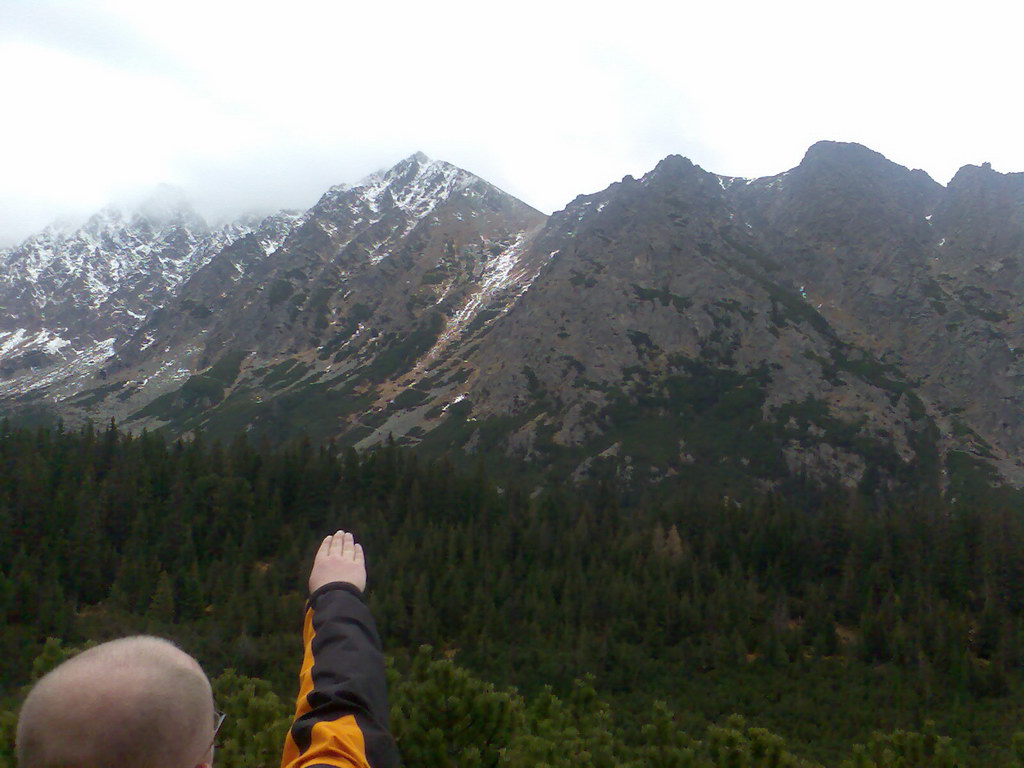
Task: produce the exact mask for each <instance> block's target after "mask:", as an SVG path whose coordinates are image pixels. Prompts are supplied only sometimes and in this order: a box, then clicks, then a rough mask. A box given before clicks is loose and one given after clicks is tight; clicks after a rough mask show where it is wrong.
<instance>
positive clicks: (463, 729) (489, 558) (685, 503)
mask: <svg viewBox="0 0 1024 768" xmlns="http://www.w3.org/2000/svg"><path fill="white" fill-rule="evenodd" d="M1021 512H1022V509H1021V505H1020V497H1019V496H1017V495H1015V494H1012V493H1009V492H1000V491H998V490H996V489H992V488H990V487H988V486H987V485H986V484H985V483H983V482H975V483H970V482H964V483H962V484H960V485H959V486H957V487H955V488H951V489H946V492H945V493H941V494H940V493H939V492H938V489H925V490H922V491H921V492H920V493H918V494H916V495H915V496H909V495H906V494H904V495H902V496H897V495H893V496H891V497H886V498H880V497H878V496H870V497H869V496H864V495H861V494H858V493H856V492H850V491H846V490H842V491H840V490H821V489H815V488H812V487H810V486H807V487H802V486H801V487H797V488H794V489H790V490H787V492H786V493H785V494H784V495H782V494H777V495H773V494H764V495H762V496H751V497H745V498H734V497H730V496H727V495H724V494H723V493H711V492H709V491H708V490H707V489H702V490H701V491H700V492H697V491H694V492H692V493H689V494H687V493H686V491H685V489H684V490H683V491H680V492H673V493H672V494H671V495H669V494H665V495H662V496H657V495H652V496H650V497H648V498H637V497H635V496H628V495H626V494H624V493H622V492H621V491H620V489H618V488H617V487H616V484H615V483H614V482H613V480H612V479H610V478H609V479H608V480H607V481H605V482H602V483H597V484H595V485H593V486H588V487H563V488H547V489H538V488H535V487H529V486H520V485H519V484H517V483H516V481H515V479H514V478H512V479H510V478H507V477H503V478H500V479H499V478H495V477H491V476H489V475H488V473H487V471H486V470H485V469H484V468H483V465H480V466H478V467H475V468H474V467H464V466H457V465H455V464H454V463H453V462H452V461H450V460H448V459H446V458H440V459H432V460H429V461H428V460H426V459H423V458H422V457H418V456H417V455H415V454H413V453H409V452H407V451H405V450H403V449H400V448H397V447H395V446H387V447H384V448H381V449H379V450H376V451H373V452H370V453H365V454H357V453H355V452H354V451H351V450H347V451H345V452H342V453H341V454H340V455H337V451H336V450H335V449H334V448H333V446H324V447H315V446H313V445H311V444H309V443H308V442H305V443H296V444H294V445H291V446H288V447H277V448H271V447H269V446H257V445H252V444H250V443H248V442H246V440H245V439H243V438H239V439H238V440H236V441H234V442H232V443H230V444H222V443H216V442H210V441H207V440H205V439H204V438H203V437H202V436H199V437H197V438H195V439H194V440H192V441H190V442H174V443H169V442H167V441H166V440H165V439H164V438H163V437H160V436H158V435H152V434H143V435H141V436H130V435H127V434H124V433H121V432H119V431H118V430H117V428H116V427H115V426H114V425H113V424H111V425H110V426H108V427H106V428H102V429H95V428H93V427H85V428H83V429H81V430H77V431H70V430H64V429H57V430H47V429H37V430H32V429H22V428H15V427H12V426H11V425H9V424H7V423H6V422H5V423H3V424H2V425H0V736H2V739H3V740H2V741H0V766H5V765H13V758H12V752H11V737H12V734H13V726H14V722H15V713H16V711H17V706H18V702H19V697H20V696H21V695H22V693H23V691H24V686H26V685H27V684H28V683H30V681H31V680H32V679H34V678H37V677H38V676H39V675H40V674H42V673H44V672H45V671H46V670H47V669H49V668H51V667H52V666H53V665H54V664H56V663H57V662H59V661H60V660H61V659H62V658H64V657H66V656H67V655H68V654H69V653H73V652H74V651H75V649H78V648H81V647H84V646H85V645H87V644H88V643H90V642H97V641H102V640H105V639H109V638H111V637H115V636H119V635H123V634H127V633H134V632H150V633H155V634H160V635H164V636H167V637H170V638H172V639H174V640H175V641H176V642H178V643H179V644H180V645H181V646H182V647H183V648H185V649H186V650H187V651H189V652H190V653H192V654H194V655H195V656H196V657H197V658H198V659H199V660H200V661H201V662H202V664H203V666H204V667H205V669H206V670H207V671H208V673H209V674H210V676H211V678H212V679H213V680H214V689H215V694H216V697H217V700H218V705H219V706H220V707H221V708H222V709H224V710H225V711H226V712H227V713H228V715H229V720H228V722H227V724H226V725H225V729H224V731H223V732H222V737H223V743H222V748H221V749H220V750H219V751H218V753H217V762H218V765H220V766H225V767H233V766H236V765H237V766H242V765H246V766H257V765H266V766H272V765H275V764H276V763H277V761H278V759H279V748H280V743H281V739H282V736H283V732H284V729H285V728H286V727H287V724H288V717H289V714H290V711H291V708H292V705H293V702H292V697H293V695H294V691H295V688H296V673H297V669H298V664H299V660H300V655H301V639H300V630H301V614H302V610H303V600H304V582H305V578H306V576H307V575H308V567H309V563H310V561H311V557H312V553H313V551H314V548H315V546H316V544H317V543H318V542H319V540H320V539H321V538H322V537H323V535H324V533H326V532H329V531H331V530H334V529H336V528H338V527H344V528H346V529H348V530H353V531H355V532H356V534H357V536H358V537H359V539H360V541H361V542H363V544H364V546H365V550H366V552H367V560H368V565H369V575H370V585H369V590H368V602H369V603H370V605H371V607H372V609H373V611H374V613H375V615H376V617H377V621H378V624H379V626H380V629H381V631H382V634H383V636H384V642H385V646H386V649H387V651H388V654H389V660H390V661H389V663H390V669H389V674H390V676H391V686H390V688H391V699H392V719H393V723H392V725H393V728H394V731H395V734H396V737H397V738H398V740H399V745H400V747H401V749H402V753H403V757H404V760H405V764H406V765H408V766H410V768H420V767H422V768H427V767H434V766H438V767H445V766H459V767H460V768H462V767H463V766H466V767H469V766H504V765H508V766H524V767H525V766H544V765H547V766H552V767H554V766H569V765H573V766H580V767H586V766H595V767H598V766H637V767H639V766H654V767H655V768H670V767H675V766H737V767H741V766H776V765H777V766H783V765H790V766H797V765H801V766H803V765H825V766H835V767H836V768H838V767H839V766H858V767H860V766H898V765H899V766H903V765H906V766H953V765H970V766H982V765H984V766H1011V765H1019V764H1021V755H1024V736H1022V737H1020V738H1015V733H1016V732H1017V731H1018V730H1021V731H1024V726H1022V725H1021V724H1020V723H1019V722H1018V721H1019V720H1020V717H1021V713H1022V712H1024V694H1022V693H1021V690H1020V680H1021V668H1022V665H1024V518H1022V515H1021Z"/></svg>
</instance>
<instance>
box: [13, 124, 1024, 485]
mask: <svg viewBox="0 0 1024 768" xmlns="http://www.w3.org/2000/svg"><path fill="white" fill-rule="evenodd" d="M1022 206H1024V174H1000V173H997V172H995V171H993V170H992V169H991V168H989V167H986V166H981V167H979V166H966V167H964V168H963V169H961V170H960V172H959V173H958V174H957V175H956V176H955V177H954V178H953V180H952V181H951V182H950V183H949V185H947V186H945V187H943V186H942V185H940V184H937V183H936V182H934V181H933V180H932V179H930V178H929V177H928V176H927V174H925V173H923V172H922V171H912V170H908V169H906V168H904V167H902V166H899V165H897V164H895V163H892V162H890V161H888V160H887V159H886V158H884V157H883V156H881V155H879V154H878V153H876V152H873V151H871V150H869V149H867V148H865V147H862V146H860V145H856V144H843V143H837V142H819V143H818V144H815V145H814V146H812V147H811V148H810V149H809V150H808V152H807V154H806V156H805V157H804V159H803V160H802V162H801V163H800V164H799V165H798V166H797V167H795V168H793V169H791V170H789V171H786V172H785V173H781V174H779V175H776V176H772V177H766V178H759V179H740V178H734V177H725V176H719V175H716V174H714V173H710V172H707V171H705V170H703V169H701V168H700V167H698V166H696V165H694V164H693V163H691V162H690V161H688V160H686V159H684V158H682V157H678V156H670V157H668V158H665V159H664V160H663V161H662V162H661V163H659V164H658V166H657V167H656V168H654V169H653V170H652V171H650V172H649V173H647V174H646V175H644V176H643V177H642V178H640V179H634V178H632V177H626V178H624V179H623V180H622V181H620V182H617V183H614V184H612V185H611V186H609V187H608V188H607V189H605V190H603V191H602V192H599V193H597V194H594V195H588V196H580V197H578V198H576V199H575V200H574V201H573V202H572V203H570V204H569V205H568V206H567V207H566V208H565V209H563V210H561V211H558V212H556V213H554V214H553V215H551V216H545V215H543V214H541V213H540V212H538V211H536V210H534V209H533V208H531V207H530V206H529V205H527V204H526V203H523V202H521V201H519V200H516V199H515V198H513V197H511V196H510V195H508V194H506V193H504V192H502V191H501V190H499V189H497V188H496V187H494V186H492V185H491V184H489V183H487V182H486V181H484V180H483V179H480V178H478V177H476V176H474V175H473V174H471V173H469V172H467V171H464V170H462V169H459V168H456V167H454V166H452V165H450V164H448V163H445V162H443V161H437V160H431V159H429V158H427V157H425V156H424V155H422V154H416V155H413V156H411V157H409V158H407V159H405V160H403V161H402V162H400V163H398V164H396V165H395V166H394V167H393V168H391V169H388V170H386V171H382V172H380V173H377V174H373V175H371V176H370V177H368V178H366V179H364V180H362V181H361V182H359V183H357V184H355V185H351V186H349V185H338V186H335V187H332V188H330V189H329V190H327V191H326V192H325V193H324V195H323V196H322V197H321V199H320V200H319V201H318V202H317V203H316V204H315V205H314V206H313V207H312V208H310V209H309V210H307V211H304V212H282V213H280V214H276V215H273V216H269V217H265V218H262V219H260V218H258V217H246V218H244V219H241V220H239V221H235V222H231V223H229V224H226V225H219V226H211V225H210V224H209V223H207V222H205V221H204V220H203V219H202V218H201V217H200V216H198V215H197V214H196V213H195V212H194V211H193V210H192V209H191V208H190V206H189V204H188V202H187V201H186V200H182V199H180V198H175V197H174V196H173V195H164V196H163V197H162V198H161V199H158V200H154V201H151V202H150V203H148V204H144V205H142V206H140V207H139V208H138V209H137V210H128V211H125V210H119V209H105V210H104V211H102V212H100V213H98V214H97V215H96V216H94V217H92V218H91V219H90V220H89V221H88V222H86V223H85V224H84V225H83V226H81V227H78V228H69V229H61V228H54V227H51V228H48V229H46V230H44V231H42V232H40V233H39V234H37V235H34V236H33V237H30V238H29V239H28V240H26V241H25V242H24V243H22V244H21V245H19V246H17V247H15V248H12V249H8V250H6V251H0V307H3V311H2V313H0V381H2V385H0V387H2V388H0V408H2V409H3V411H4V412H6V413H8V414H10V415H12V416H15V417H16V418H21V419H37V420H39V419H43V420H46V419H54V418H58V417H59V418H63V419H64V420H65V421H66V422H69V423H75V422H78V421H81V420H84V419H87V418H88V419H93V420H97V421H98V420H106V419H109V418H111V417H113V418H116V419H117V421H118V422H119V423H120V424H122V425H123V426H124V427H125V428H127V429H132V430H140V429H142V428H148V429H151V430H152V429H161V430H164V431H166V432H167V433H169V434H171V435H181V434H187V433H190V432H192V431H194V430H197V429H202V430H204V432H205V433H207V434H209V435H211V436H215V437H226V438H227V437H231V436H233V435H235V434H238V433H240V432H246V433H248V434H249V435H250V436H252V437H257V438H266V439H269V440H274V441H278V440H285V439H289V438H292V437H298V436H300V435H308V436H309V437H311V438H312V439H314V440H317V441H320V440H328V439H333V440H335V441H336V444H337V445H338V446H345V445H354V446H357V447H366V446H370V445H374V444H377V443H380V442H382V441H385V440H387V439H388V438H389V437H391V438H393V439H395V440H396V441H398V442H401V443H406V444H410V445H416V446H419V447H420V449H421V450H424V451H428V452H442V451H448V452H454V453H456V454H459V455H463V456H469V457H479V458H484V459H485V460H487V461H489V462H496V463H506V462H507V463H511V464H521V465H522V466H523V467H524V468H527V469H529V468H533V470H531V471H536V472H538V473H539V474H541V475H543V476H546V477H548V478H549V479H553V480H554V479H561V480H567V479H568V480H577V481H580V480H584V479H586V478H590V477H598V476H602V475H604V474H607V473H612V474H614V475H615V476H617V477H618V478H619V479H620V480H622V481H624V482H627V483H644V484H646V483H659V482H662V481H675V480H680V481H685V480H689V479H699V480H700V481H701V482H712V481H720V482H721V483H725V484H726V485H728V484H741V485H742V484H746V485H748V486H751V487H757V488H771V487H777V486H778V485H779V484H780V483H784V482H786V480H787V479H789V478H794V477H809V478H812V479H813V480H815V481H817V482H821V483H838V484H841V485H845V486H849V487H861V488H865V489H873V488H888V487H893V486H906V487H914V486H917V485H922V484H935V485H937V486H938V487H941V488H944V487H947V485H948V483H949V481H950V478H951V477H952V476H954V475H956V474H958V473H960V474H962V473H964V472H972V473H974V474H976V475H978V476H980V477H982V478H984V479H986V480H987V481H997V480H998V481H1002V482H1009V483H1012V484H1014V485H1021V484H1024V465H1022V463H1021V459H1020V456H1021V455H1022V449H1024V419H1022V415H1024V414H1022V407H1024V406H1022V399H1021V387H1020V384H1021V377H1022V375H1024V367H1022V365H1024V364H1022V361H1021V358H1022V354H1024V353H1022V352H1021V351H1019V350H1020V349H1021V347H1022V346H1024V340H1022V338H1021V337H1022V335H1024V317H1022V309H1021V301H1020V297H1021V292H1022V290H1024V285H1022V280H1024V277H1022V270H1021V262H1022V260H1024V207H1022Z"/></svg>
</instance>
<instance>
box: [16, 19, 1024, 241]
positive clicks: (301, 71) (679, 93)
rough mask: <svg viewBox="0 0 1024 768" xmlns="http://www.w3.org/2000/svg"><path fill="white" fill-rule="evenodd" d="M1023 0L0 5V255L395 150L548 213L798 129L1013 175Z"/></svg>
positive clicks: (349, 175)
mask: <svg viewBox="0 0 1024 768" xmlns="http://www.w3.org/2000/svg"><path fill="white" fill-rule="evenodd" d="M1022 8H1024V4H1021V3H1014V2H1008V1H1007V0H999V1H998V2H989V1H988V0H972V1H971V2H969V3H964V2H957V3H944V2H941V1H936V0H932V1H931V2H916V0H915V1H912V2H907V1H901V0H885V2H875V1H874V0H861V1H860V2H857V3H824V2H821V0H814V1H813V2H791V1H788V0H774V1H773V2H764V0H758V1H757V2H746V1H745V0H739V1H737V0H734V1H733V2H719V3H709V2H701V3H696V2H693V3H688V2H678V1H677V2H671V1H670V0H659V1H658V2H648V1H647V0H629V1H628V2H627V1H625V0H618V1H617V2H614V3H606V2H602V0H588V2H563V1H560V0H545V2H533V1H532V0H517V2H514V3H505V2H480V0H475V1H473V2H448V1H446V0H433V1H432V2H423V1H422V0H419V1H418V2H405V1H404V0H391V1H390V2H386V3H385V2H382V3H365V2H359V3H356V2H351V0H290V2H287V3H285V2H281V1H280V0H275V2H261V1H260V0H245V1H244V2H242V1H240V0H239V1H237V2H236V0H175V1H174V2H164V1H163V0H143V1H141V2H140V0H64V1H63V2H61V1H60V0H0V73H2V75H0V245H3V244H10V243H12V242H13V241H16V240H20V239H21V238H23V237H24V236H26V235H28V234H29V233H31V232H33V231H36V230H37V229H39V228H40V227H41V226H43V225H45V224H46V223H48V222H49V221H51V220H53V219H54V218H56V217H58V216H62V215H63V216H81V215H84V214H86V213H88V212H91V211H93V210H96V209H98V208H100V207H102V206H103V205H104V204H106V203H108V202H110V201H113V200H120V199H126V198H130V197H132V196H134V195H137V194H138V193H139V190H141V189H144V188H147V187H149V186H152V185H155V184H157V183H160V182H167V183H172V184H176V185H179V186H181V187H183V188H185V189H186V190H187V191H188V192H189V194H190V195H191V196H192V198H193V199H194V200H195V202H196V205H197V207H198V208H199V209H200V211H201V212H203V213H204V214H207V215H208V216H211V217H218V216H224V215H234V214H236V213H238V212H241V211H243V210H245V209H253V208H255V209H266V210H270V209H277V208H280V207H299V208H305V207H308V206H310V205H312V204H313V203H314V202H315V201H316V199H317V198H318V197H319V195H320V194H321V193H322V192H323V191H324V190H325V189H326V188H327V187H328V186H330V185H332V184H336V183H339V182H350V183H351V182H354V181H356V180H358V179H359V178H361V177H362V176H364V175H365V174H367V173H369V172H371V171H373V170H376V169H378V168H381V167H385V166H390V165H392V164H393V163H395V162H397V161H398V160H400V159H402V158H403V157H406V156H408V155H410V154H412V153H413V152H415V151H417V150H422V151H423V152H426V153H427V154H428V155H430V156H431V157H434V158H438V159H443V160H448V161H450V162H452V163H455V164H456V165H459V166H461V167H463V168H466V169H467V170H470V171H473V172H474V173H477V174H478V175H480V176H482V177H484V178H485V179H487V180H488V181H490V182H492V183H494V184H496V185H498V186H499V187H501V188H503V189H505V190H506V191H508V192H510V193H512V194H514V195H516V196H517V197H520V198H521V199H523V200H524V201H526V202H528V203H530V204H531V205H533V206H535V207H537V208H540V209H541V210H543V211H545V212H550V211H552V210H557V209H559V208H561V207H563V206H564V205H565V204H566V203H568V202H569V201H570V200H571V199H572V198H573V197H575V196H576V195H577V194H580V193H590V192H594V191H597V190H599V189H602V188H604V187H605V186H607V185H608V184H610V183H612V182H613V181H617V180H618V179H620V178H621V177H622V176H624V175H626V174H633V175H635V176H639V175H641V174H643V173H644V172H646V171H647V170H649V169H650V168H652V167H653V166H654V165H655V164H656V163H657V162H658V160H660V159H661V158H663V157H664V156H666V155H668V154H672V153H678V154H682V155H685V156H687V157H689V158H691V159H692V160H693V161H694V162H696V163H698V164H699V165H701V166H703V167H704V168H706V169H707V170H710V171H714V172H716V173H723V174H729V175H737V176H762V175H769V174H774V173H778V172H780V171H783V170H786V169H788V168H790V167H792V166H794V165H796V164H797V163H798V162H799V161H800V158H801V157H802V155H803V153H804V151H805V150H806V149H807V147H808V146H809V145H810V144H812V143H813V142H815V141H817V140H819V139H835V140H842V141H857V142H860V143H863V144H866V145H868V146H869V147H871V148H872V149H875V150H877V151H879V152H882V153H883V154H884V155H886V156H887V157H889V158H890V159H892V160H894V161H896V162H898V163H900V164H902V165H906V166H909V167H912V168H923V169H925V170H926V171H928V172H929V173H930V174H931V175H932V176H933V177H934V178H935V179H936V180H937V181H939V182H942V183H945V182H947V181H948V180H949V178H950V177H951V176H952V174H953V173H954V172H955V171H956V169H957V168H958V167H960V166H961V165H964V164H967V163H981V162H983V161H989V162H991V163H992V164H993V166H994V167H995V168H996V169H997V170H1001V171H1021V170H1024V141H1022V139H1021V136H1022V135H1024V125H1022V119H1021V118H1022V106H1021V98H1020V88H1021V85H1020V83H1021V74H1022V61H1021V54H1020V51H1021V45H1022V40H1021V34H1022V31H1021V30H1022V29H1024V10H1022Z"/></svg>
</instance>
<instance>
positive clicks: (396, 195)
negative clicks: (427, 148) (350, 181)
mask: <svg viewBox="0 0 1024 768" xmlns="http://www.w3.org/2000/svg"><path fill="white" fill-rule="evenodd" d="M475 181H477V177H476V176H474V175H473V174H471V173H469V172H468V171H464V170H462V169H461V168H456V167H455V166H454V165H452V164H451V163H446V162H444V161H442V160H431V159H430V158H429V157H427V156H426V155H425V154H423V153H422V152H417V153H415V154H413V155H410V156H409V157H407V158H406V159H405V160H402V161H401V162H400V163H397V164H396V165H395V166H394V167H392V168H390V169H389V170H386V171H383V170H382V171H377V172H376V173H372V174H370V175H369V176H367V177H366V178H365V179H363V180H362V181H360V182H359V183H358V184H356V185H355V187H354V188H353V189H354V190H356V191H358V192H359V194H360V196H361V197H362V198H363V199H364V200H365V201H366V202H367V203H368V204H369V205H370V207H371V209H372V210H375V211H379V210H381V209H382V208H386V207H390V205H391V204H393V205H394V206H395V207H397V208H400V209H402V210H403V211H405V212H406V213H409V214H411V215H413V216H415V217H417V218H419V217H422V216H425V215H426V214H428V213H430V211H431V210H433V208H434V207H435V206H436V205H437V204H438V203H440V202H443V201H444V200H447V199H448V198H450V197H451V196H452V194H454V193H455V192H457V191H459V190H462V189H465V188H466V187H468V186H470V185H471V184H473V183H474V182H475Z"/></svg>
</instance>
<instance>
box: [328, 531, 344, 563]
mask: <svg viewBox="0 0 1024 768" xmlns="http://www.w3.org/2000/svg"><path fill="white" fill-rule="evenodd" d="M344 548H345V532H344V531H338V532H337V533H336V534H334V538H333V539H331V555H333V556H334V557H339V556H340V555H341V553H342V552H343V551H344Z"/></svg>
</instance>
